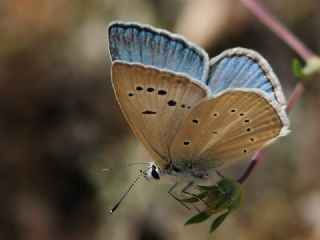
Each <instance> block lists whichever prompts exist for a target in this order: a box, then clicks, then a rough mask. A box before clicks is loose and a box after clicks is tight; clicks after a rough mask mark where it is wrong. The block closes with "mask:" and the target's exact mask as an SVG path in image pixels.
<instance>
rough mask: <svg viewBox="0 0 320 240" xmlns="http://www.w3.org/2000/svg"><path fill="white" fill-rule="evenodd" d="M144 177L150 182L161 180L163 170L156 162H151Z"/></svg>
mask: <svg viewBox="0 0 320 240" xmlns="http://www.w3.org/2000/svg"><path fill="white" fill-rule="evenodd" d="M143 176H144V177H145V179H147V180H149V181H152V180H160V176H161V170H160V168H159V167H158V166H157V165H156V164H155V163H154V162H151V163H150V165H149V167H148V168H147V170H145V171H144V173H143Z"/></svg>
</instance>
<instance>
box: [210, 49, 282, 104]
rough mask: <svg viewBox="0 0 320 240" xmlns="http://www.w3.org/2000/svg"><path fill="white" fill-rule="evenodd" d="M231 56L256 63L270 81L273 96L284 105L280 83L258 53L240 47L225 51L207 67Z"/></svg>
mask: <svg viewBox="0 0 320 240" xmlns="http://www.w3.org/2000/svg"><path fill="white" fill-rule="evenodd" d="M233 55H238V56H245V57H248V58H250V59H251V60H253V61H254V62H256V63H257V64H258V65H259V67H260V68H261V69H262V71H263V72H264V73H265V75H266V77H267V78H268V80H269V81H270V83H271V85H272V86H273V89H274V94H275V97H276V99H277V100H278V102H279V103H280V104H281V105H286V99H285V96H284V94H283V91H282V87H281V84H280V81H279V79H278V77H277V76H276V75H275V73H274V72H273V70H272V67H271V66H270V64H269V63H268V62H267V60H266V59H265V58H264V57H263V56H262V55H261V54H259V53H258V52H256V51H254V50H251V49H247V48H242V47H235V48H231V49H227V50H225V51H223V52H222V53H220V54H219V55H217V56H216V57H214V58H212V59H211V60H210V63H209V65H210V66H212V65H214V64H215V63H217V62H219V61H220V60H221V59H223V58H225V57H230V56H233Z"/></svg>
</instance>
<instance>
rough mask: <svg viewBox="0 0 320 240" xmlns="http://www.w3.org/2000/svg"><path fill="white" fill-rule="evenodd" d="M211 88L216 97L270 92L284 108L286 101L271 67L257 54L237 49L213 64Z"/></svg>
mask: <svg viewBox="0 0 320 240" xmlns="http://www.w3.org/2000/svg"><path fill="white" fill-rule="evenodd" d="M208 75H209V76H208V79H207V85H208V86H209V87H210V89H211V91H212V93H213V94H217V93H219V92H221V91H224V90H226V89H232V88H248V89H258V90H262V91H264V92H266V93H267V94H268V95H269V97H271V98H273V99H275V100H276V101H278V102H279V103H280V104H282V105H283V104H285V98H284V95H283V92H282V89H281V85H280V82H279V80H278V78H277V77H276V75H275V74H274V73H273V70H272V68H271V66H270V65H269V63H268V62H267V61H266V60H265V59H264V58H263V57H262V56H261V55H260V54H259V53H257V52H255V51H253V50H250V49H245V48H233V49H229V50H226V51H224V52H222V53H221V54H220V55H218V56H217V57H215V58H213V59H211V60H210V66H209V74H208Z"/></svg>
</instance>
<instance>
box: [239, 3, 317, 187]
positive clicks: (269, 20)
mask: <svg viewBox="0 0 320 240" xmlns="http://www.w3.org/2000/svg"><path fill="white" fill-rule="evenodd" d="M239 1H240V2H241V3H242V4H243V5H244V6H245V7H246V8H247V9H248V10H249V11H250V12H251V13H252V14H253V15H255V16H256V17H257V18H258V19H259V20H260V21H261V22H262V23H263V24H264V25H265V26H266V27H267V28H269V29H270V30H271V31H272V32H273V33H274V34H275V35H277V36H278V37H279V38H280V39H282V40H283V41H284V42H285V43H286V44H288V45H289V46H290V47H291V48H292V50H294V51H295V52H296V53H297V54H298V55H299V56H300V57H301V58H302V59H303V60H304V61H305V62H307V61H308V60H309V59H310V58H312V57H314V56H316V54H315V53H313V52H312V51H311V50H310V49H309V48H308V47H307V46H305V44H304V43H303V42H302V41H301V40H300V39H299V38H298V37H296V36H295V35H294V34H293V33H291V32H290V31H289V30H288V29H287V28H286V27H285V26H284V25H283V24H282V23H280V22H279V21H278V20H277V19H276V18H275V17H273V16H272V15H271V14H270V13H269V12H268V11H267V10H266V9H265V8H264V7H263V6H262V5H260V4H259V3H258V2H257V1H255V0H239ZM304 88H305V84H303V83H302V82H299V83H297V85H296V86H295V88H294V90H293V91H292V93H291V95H290V97H289V101H288V104H287V108H286V111H287V113H289V112H290V111H291V110H292V108H293V106H294V105H295V104H296V102H297V101H298V100H299V98H300V96H301V95H302V93H303V91H304ZM265 154H266V149H265V148H261V149H260V150H258V151H257V152H256V153H255V154H254V156H253V157H252V159H251V162H250V164H249V166H248V167H247V169H246V170H245V171H244V173H243V174H242V176H241V177H240V178H239V179H238V182H239V183H244V182H245V181H246V180H247V179H248V177H249V176H251V174H252V172H253V170H254V169H255V167H256V166H257V164H258V163H259V161H260V160H261V159H262V158H263V157H264V156H265Z"/></svg>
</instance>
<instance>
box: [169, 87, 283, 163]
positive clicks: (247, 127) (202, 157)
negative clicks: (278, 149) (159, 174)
mask: <svg viewBox="0 0 320 240" xmlns="http://www.w3.org/2000/svg"><path fill="white" fill-rule="evenodd" d="M287 125H288V120H287V118H286V117H285V113H284V110H283V108H282V107H281V106H280V105H279V104H278V103H277V102H275V101H273V102H272V100H268V98H267V96H265V94H264V93H262V92H259V91H252V92H250V90H240V89H239V90H236V91H235V90H228V91H226V92H224V93H222V94H221V95H219V96H217V97H214V98H211V99H209V100H207V101H203V102H201V103H199V104H198V105H197V106H196V107H195V108H194V109H192V111H191V112H190V114H189V115H188V116H187V117H186V119H185V120H184V122H183V123H182V126H181V128H180V129H179V131H178V133H177V135H176V137H175V138H174V141H173V144H172V147H171V157H172V160H173V162H175V163H179V162H183V161H189V162H190V161H199V162H201V164H203V165H204V167H205V168H208V167H217V166H219V165H222V164H224V163H227V162H230V161H234V160H240V159H243V158H245V157H248V156H249V155H252V154H253V153H254V152H255V151H256V150H257V149H258V148H260V147H262V146H263V145H265V144H266V143H268V142H270V141H271V140H273V139H275V138H277V137H279V136H280V135H284V134H286V133H287V130H286V129H287Z"/></svg>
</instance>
